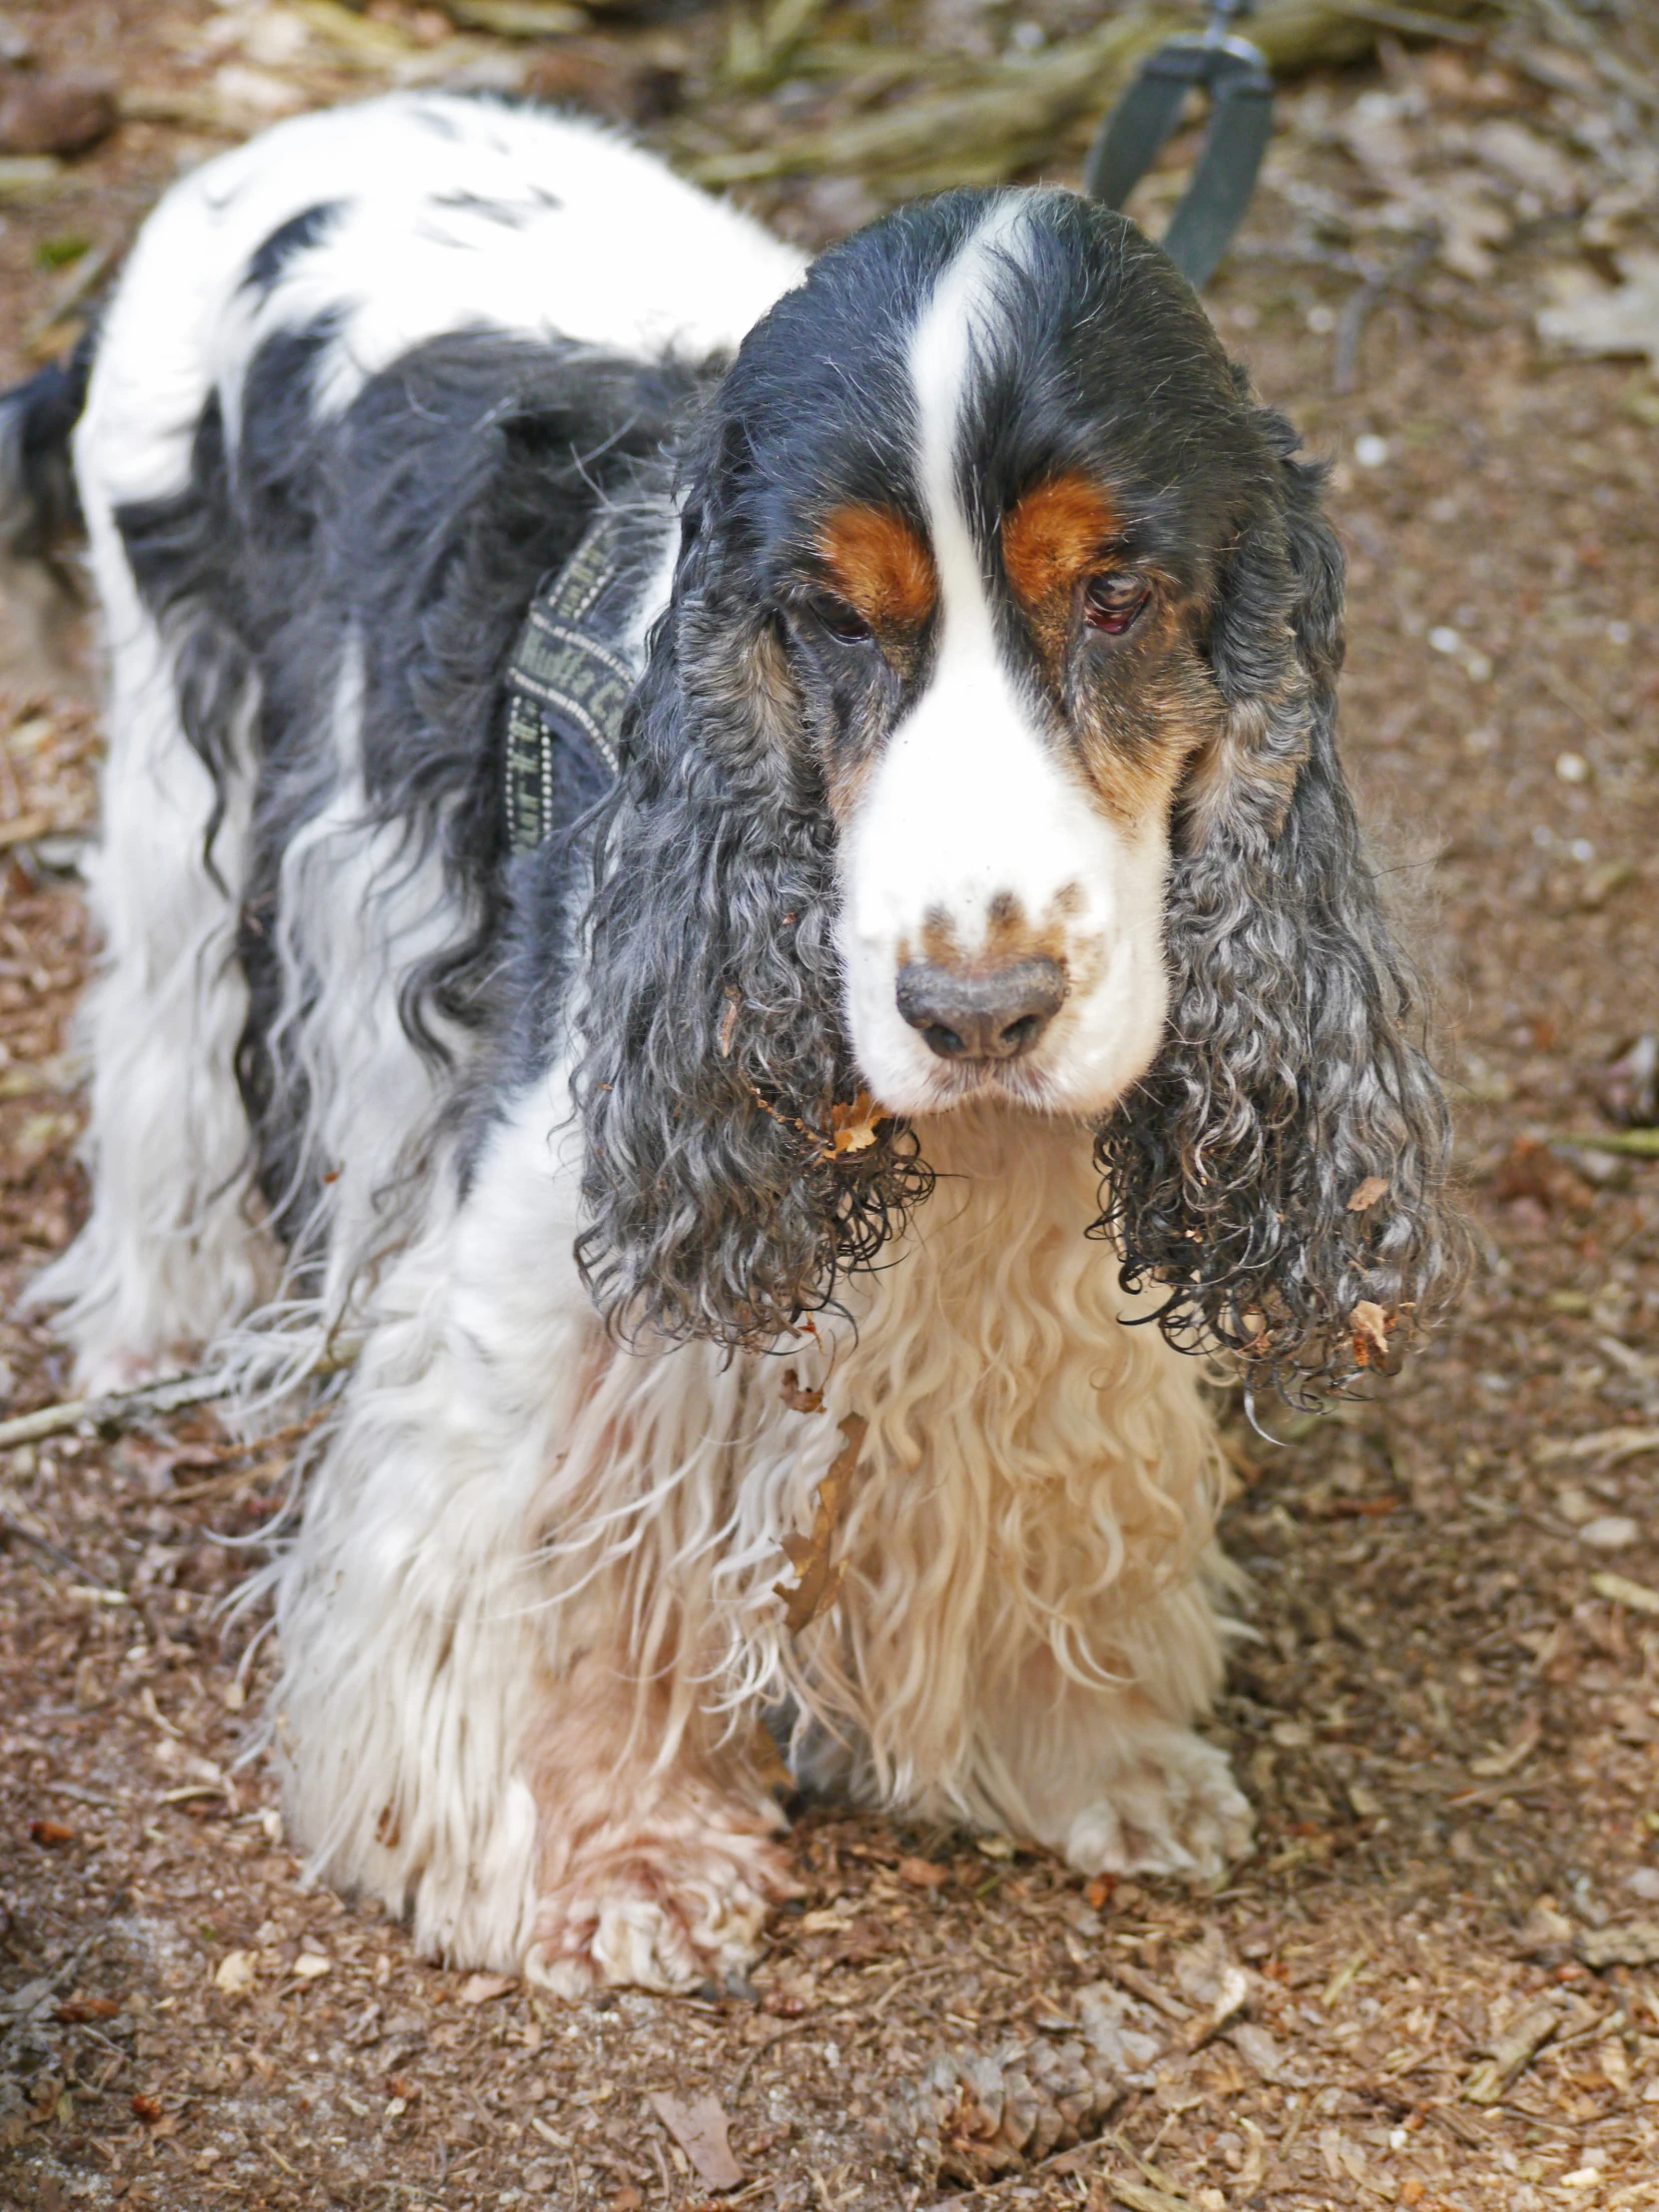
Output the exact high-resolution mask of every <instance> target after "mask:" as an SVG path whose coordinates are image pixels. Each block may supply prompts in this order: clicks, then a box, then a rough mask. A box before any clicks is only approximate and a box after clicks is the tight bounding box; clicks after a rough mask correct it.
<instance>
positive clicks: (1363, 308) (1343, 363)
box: [1332, 236, 1440, 399]
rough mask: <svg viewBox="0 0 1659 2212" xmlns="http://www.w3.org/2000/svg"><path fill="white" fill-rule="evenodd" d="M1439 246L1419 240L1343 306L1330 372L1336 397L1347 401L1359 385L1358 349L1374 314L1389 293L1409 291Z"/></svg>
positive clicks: (1430, 239)
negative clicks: (1391, 266) (1335, 354)
mask: <svg viewBox="0 0 1659 2212" xmlns="http://www.w3.org/2000/svg"><path fill="white" fill-rule="evenodd" d="M1439 243H1440V242H1439V239H1438V238H1437V237H1432V236H1431V237H1427V238H1420V239H1418V240H1417V241H1416V242H1415V244H1414V245H1413V246H1412V247H1411V248H1410V250H1409V252H1407V253H1406V254H1404V255H1403V256H1402V257H1401V258H1400V260H1399V261H1398V262H1397V263H1396V264H1395V266H1394V267H1393V268H1392V269H1377V270H1373V271H1372V272H1371V273H1370V274H1369V275H1368V276H1367V277H1366V280H1365V282H1364V283H1363V284H1362V285H1361V286H1360V288H1359V290H1358V291H1357V292H1355V293H1354V295H1353V297H1352V298H1351V299H1349V300H1348V302H1347V303H1346V304H1345V306H1344V308H1343V311H1342V313H1341V314H1340V315H1339V316H1338V318H1337V358H1336V365H1335V368H1334V370H1333V372H1332V387H1333V389H1334V390H1335V391H1336V393H1337V395H1338V397H1339V398H1342V399H1346V398H1347V397H1348V396H1349V394H1350V393H1351V392H1352V391H1353V390H1354V388H1355V386H1356V384H1357V383H1358V382H1359V379H1360V347H1361V345H1362V343H1363V342H1364V340H1365V335H1366V324H1367V323H1368V322H1369V321H1370V320H1371V318H1372V314H1373V312H1374V311H1375V310H1376V308H1377V307H1378V306H1379V305H1380V304H1381V303H1382V301H1383V298H1384V297H1385V296H1386V295H1387V293H1389V292H1390V291H1407V290H1409V288H1410V286H1411V285H1412V284H1413V283H1414V282H1415V280H1416V278H1417V277H1420V276H1421V274H1422V272H1423V270H1424V269H1426V268H1427V266H1428V264H1429V262H1430V261H1431V260H1432V259H1433V257H1434V253H1435V250H1436V249H1437V247H1438V246H1439Z"/></svg>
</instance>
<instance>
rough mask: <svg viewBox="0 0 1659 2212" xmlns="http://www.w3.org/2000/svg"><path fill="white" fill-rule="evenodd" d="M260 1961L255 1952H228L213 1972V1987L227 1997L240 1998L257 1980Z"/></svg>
mask: <svg viewBox="0 0 1659 2212" xmlns="http://www.w3.org/2000/svg"><path fill="white" fill-rule="evenodd" d="M259 1971H260V1960H259V1954H258V1952H257V1951H252V1950H228V1951H227V1952H226V1953H225V1956H224V1957H223V1958H222V1959H221V1960H220V1961H219V1964H218V1966H217V1967H216V1968H215V1971H214V1986H215V1987H216V1988H218V1989H222V1990H223V1991H224V1993H225V1994H226V1995H227V1996H228V1997H240V1996H243V1995H245V1994H246V1993H247V1992H248V1990H250V1989H252V1988H253V1986H254V1983H255V1981H256V1980H257V1979H258V1978H259Z"/></svg>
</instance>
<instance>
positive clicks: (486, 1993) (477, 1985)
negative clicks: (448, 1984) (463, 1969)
mask: <svg viewBox="0 0 1659 2212" xmlns="http://www.w3.org/2000/svg"><path fill="white" fill-rule="evenodd" d="M517 1987H518V1982H517V1979H516V1978H515V1976H514V1975H512V1974H510V1973H474V1974H468V1975H467V1977H466V1979H465V1980H464V1981H463V1982H462V1983H461V1986H460V1992H459V1997H460V2002H461V2003H462V2004H488V2002H489V2000H490V1998H491V1997H504V1996H505V1995H506V1994H507V1991H508V1990H509V1989H516V1988H517Z"/></svg>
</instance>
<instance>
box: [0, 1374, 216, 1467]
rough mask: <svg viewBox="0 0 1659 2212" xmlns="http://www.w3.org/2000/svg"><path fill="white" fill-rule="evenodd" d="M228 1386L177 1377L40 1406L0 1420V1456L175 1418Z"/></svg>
mask: <svg viewBox="0 0 1659 2212" xmlns="http://www.w3.org/2000/svg"><path fill="white" fill-rule="evenodd" d="M231 1389H232V1384H231V1383H230V1382H229V1381H228V1380H227V1379H226V1378H225V1377H224V1376H223V1375H176V1376H171V1377H170V1378H169V1379H168V1380H167V1381H166V1382H165V1383H141V1384H140V1385H139V1387H138V1388H137V1389H136V1390H111V1391H110V1392H108V1394H107V1395H105V1396H103V1397H70V1398H65V1399H64V1400H63V1401H62V1402H61V1403H60V1404H57V1405H42V1406H41V1407H40V1408H39V1410H38V1411H36V1412H33V1413H18V1414H15V1415H14V1416H13V1418H12V1419H10V1420H0V1451H6V1450H9V1449H10V1448H11V1446H12V1445H13V1444H32V1443H34V1442H35V1441H36V1440H37V1439H38V1438H39V1437H41V1436H57V1435H61V1434H62V1433H63V1432H64V1430H66V1429H70V1428H80V1427H82V1426H83V1425H85V1426H86V1427H88V1428H122V1427H125V1426H126V1424H127V1423H128V1422H129V1421H130V1420H134V1419H137V1418H138V1417H139V1416H140V1415H142V1414H144V1413H176V1412H178V1411H179V1410H180V1409H181V1408H182V1407H184V1406H186V1405H206V1404H208V1403H209V1402H210V1401H211V1400H212V1399H214V1398H216V1397H228V1396H229V1395H230V1394H231Z"/></svg>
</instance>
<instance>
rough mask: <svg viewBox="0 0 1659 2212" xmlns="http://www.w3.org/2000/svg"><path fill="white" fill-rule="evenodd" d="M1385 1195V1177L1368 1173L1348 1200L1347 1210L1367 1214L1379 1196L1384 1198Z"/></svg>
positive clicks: (1386, 1187)
mask: <svg viewBox="0 0 1659 2212" xmlns="http://www.w3.org/2000/svg"><path fill="white" fill-rule="evenodd" d="M1387 1195H1388V1181H1387V1177H1386V1176H1383V1175H1368V1176H1367V1177H1366V1180H1365V1181H1364V1182H1363V1183H1362V1184H1361V1185H1360V1188H1359V1189H1358V1190H1357V1191H1356V1192H1355V1194H1354V1196H1353V1197H1352V1198H1351V1199H1350V1200H1349V1202H1348V1210H1349V1212H1350V1213H1351V1214H1369V1213H1370V1212H1371V1210H1372V1208H1373V1207H1374V1206H1375V1205H1376V1204H1377V1202H1378V1200H1379V1199H1380V1198H1386V1197H1387Z"/></svg>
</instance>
